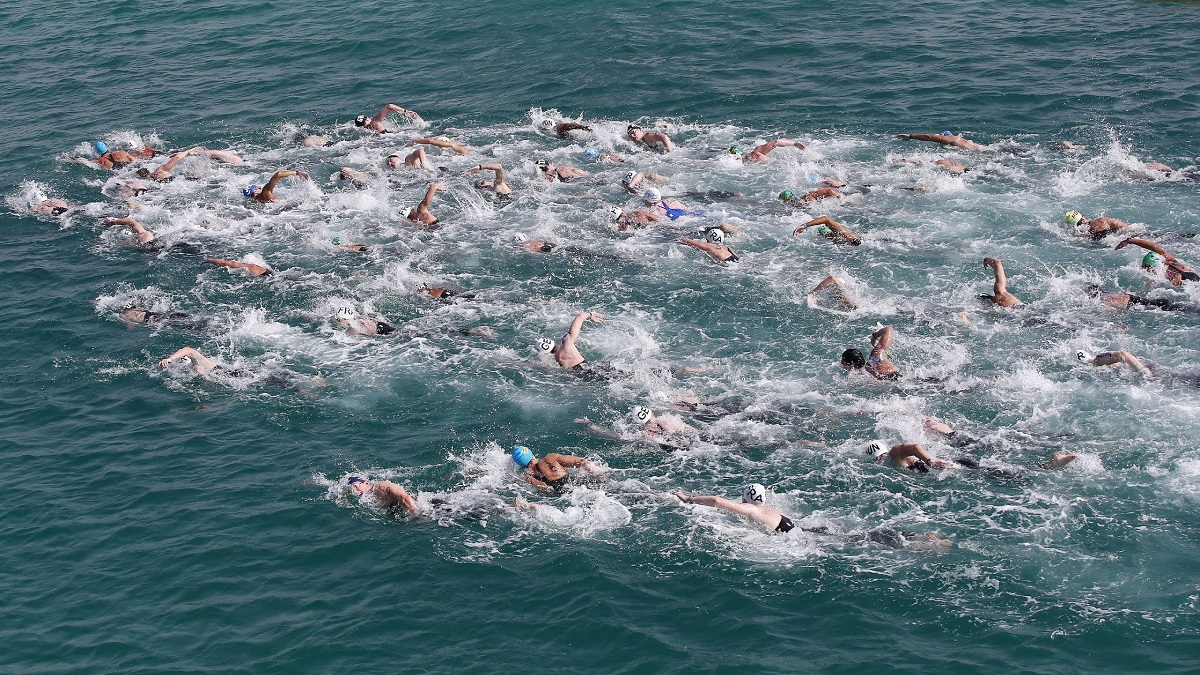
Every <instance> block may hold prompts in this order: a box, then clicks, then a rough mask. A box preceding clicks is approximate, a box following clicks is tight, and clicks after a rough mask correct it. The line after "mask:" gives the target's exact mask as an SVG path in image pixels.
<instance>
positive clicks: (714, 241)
mask: <svg viewBox="0 0 1200 675" xmlns="http://www.w3.org/2000/svg"><path fill="white" fill-rule="evenodd" d="M704 239H705V240H704V241H698V240H696V239H688V238H687V237H680V238H679V243H681V244H687V245H688V246H691V247H693V248H698V249H700V250H701V251H704V252H705V253H707V254H708V255H709V256H710V257H712V259H713V260H716V261H717V262H733V263H735V262H738V260H739V258H738V256H737V254H736V253H734V252H733V249H731V248H729V247H728V246H726V245H725V232H724V231H723V230H721V229H720V228H713V229H711V230H709V231H708V232H707V234H705V237H704Z"/></svg>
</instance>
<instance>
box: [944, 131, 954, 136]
mask: <svg viewBox="0 0 1200 675" xmlns="http://www.w3.org/2000/svg"><path fill="white" fill-rule="evenodd" d="M942 135H943V136H953V135H954V134H952V133H950V132H949V131H943V132H942Z"/></svg>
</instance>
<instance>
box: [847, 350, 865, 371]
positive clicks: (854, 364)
mask: <svg viewBox="0 0 1200 675" xmlns="http://www.w3.org/2000/svg"><path fill="white" fill-rule="evenodd" d="M865 365H867V357H865V356H863V353H862V350H861V349H847V350H846V351H844V352H842V367H843V368H845V369H846V370H855V369H858V368H862V367H863V366H865Z"/></svg>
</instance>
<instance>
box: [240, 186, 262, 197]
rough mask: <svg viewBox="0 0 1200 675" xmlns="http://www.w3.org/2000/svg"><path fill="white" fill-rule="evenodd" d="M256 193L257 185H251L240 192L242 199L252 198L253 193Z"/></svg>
mask: <svg viewBox="0 0 1200 675" xmlns="http://www.w3.org/2000/svg"><path fill="white" fill-rule="evenodd" d="M257 191H258V186H257V185H251V186H250V187H248V188H246V189H244V190H242V196H243V197H253V196H254V193H255V192H257Z"/></svg>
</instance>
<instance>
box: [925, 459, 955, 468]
mask: <svg viewBox="0 0 1200 675" xmlns="http://www.w3.org/2000/svg"><path fill="white" fill-rule="evenodd" d="M929 466H930V467H932V468H934V469H953V468H954V463H953V462H947V461H945V460H941V459H934V460H930V462H929Z"/></svg>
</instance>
